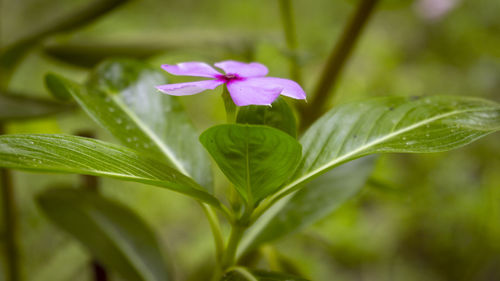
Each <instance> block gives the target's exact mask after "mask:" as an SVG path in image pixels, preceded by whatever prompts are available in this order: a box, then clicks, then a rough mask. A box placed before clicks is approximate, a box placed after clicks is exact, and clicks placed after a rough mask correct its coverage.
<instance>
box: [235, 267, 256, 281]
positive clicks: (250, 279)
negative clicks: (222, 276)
mask: <svg viewBox="0 0 500 281" xmlns="http://www.w3.org/2000/svg"><path fill="white" fill-rule="evenodd" d="M228 271H236V272H238V273H239V274H240V275H241V276H243V277H244V278H245V279H246V280H248V281H259V280H258V279H257V278H256V277H255V276H253V274H252V273H251V272H250V271H248V269H246V268H244V267H241V266H233V267H230V268H229V269H228Z"/></svg>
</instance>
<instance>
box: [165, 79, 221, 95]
mask: <svg viewBox="0 0 500 281" xmlns="http://www.w3.org/2000/svg"><path fill="white" fill-rule="evenodd" d="M222 84H224V82H222V81H217V80H203V81H196V82H186V83H177V84H167V85H160V86H156V89H158V90H160V91H161V92H163V93H165V94H169V95H173V96H187V95H194V94H198V93H200V92H203V91H205V90H213V89H215V88H217V86H219V85H222Z"/></svg>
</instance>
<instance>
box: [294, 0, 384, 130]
mask: <svg viewBox="0 0 500 281" xmlns="http://www.w3.org/2000/svg"><path fill="white" fill-rule="evenodd" d="M378 1H379V0H360V1H359V5H358V7H357V8H356V10H355V11H354V14H352V16H351V18H350V19H349V21H348V23H347V25H346V26H345V28H344V30H343V31H342V35H341V37H340V39H339V41H338V42H337V44H336V45H335V46H334V48H333V49H332V52H331V53H330V56H329V57H328V60H327V62H326V65H325V67H324V69H323V71H322V73H321V76H320V78H319V80H318V83H317V86H316V88H315V89H314V91H313V95H311V97H310V98H309V100H310V101H309V104H308V105H307V106H304V107H302V108H301V115H302V123H301V127H302V129H305V128H307V127H309V126H310V125H311V124H312V123H313V122H314V121H315V120H316V119H318V118H319V116H321V115H322V114H323V113H324V112H325V111H326V110H325V109H326V106H325V105H326V104H327V101H328V98H329V95H330V92H331V91H332V89H334V88H335V86H336V85H337V82H338V80H339V77H340V74H341V73H342V71H343V70H344V66H345V64H346V61H347V60H348V59H349V57H350V55H351V53H352V51H353V49H354V47H355V45H356V42H357V40H358V38H359V37H360V35H361V32H362V31H363V28H364V27H365V26H366V23H367V22H368V19H369V18H370V16H371V15H372V14H373V11H374V10H375V6H376V4H377V3H378Z"/></svg>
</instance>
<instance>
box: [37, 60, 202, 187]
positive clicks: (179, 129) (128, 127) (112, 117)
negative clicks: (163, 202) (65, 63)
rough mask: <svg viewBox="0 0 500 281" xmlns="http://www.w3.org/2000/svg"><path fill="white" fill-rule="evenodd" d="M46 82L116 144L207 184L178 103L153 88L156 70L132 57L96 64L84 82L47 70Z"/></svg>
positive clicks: (158, 77)
mask: <svg viewBox="0 0 500 281" xmlns="http://www.w3.org/2000/svg"><path fill="white" fill-rule="evenodd" d="M46 82H47V84H48V85H51V87H50V89H52V90H53V92H54V93H55V92H62V89H65V91H66V92H67V93H68V94H70V95H71V96H73V98H74V99H75V100H76V101H77V102H78V103H79V104H80V105H81V106H82V108H84V109H85V111H86V112H87V113H88V114H89V115H90V116H91V117H92V118H93V119H94V120H96V121H97V122H98V123H100V124H101V125H102V126H103V127H104V128H106V129H107V130H108V131H109V132H110V133H111V134H112V135H113V136H115V137H116V138H117V139H118V140H119V141H120V142H121V143H122V144H124V145H126V146H128V147H130V148H133V149H134V150H137V151H140V152H144V153H147V154H149V155H153V156H154V157H160V158H164V159H165V160H166V161H168V162H169V163H170V164H171V166H172V167H174V168H176V169H178V170H179V171H180V172H182V173H183V174H185V175H188V176H190V177H192V178H194V179H195V180H196V181H197V182H198V183H200V184H201V185H202V186H203V187H205V188H207V189H211V188H212V173H211V167H210V160H209V158H208V155H207V153H206V151H205V150H204V149H203V147H202V146H201V144H200V143H199V142H198V133H197V132H196V130H195V129H194V127H193V125H192V123H191V121H190V120H189V118H188V116H187V114H186V112H185V111H184V108H183V106H182V105H181V104H180V103H179V101H178V99H177V97H173V96H169V95H164V94H161V93H159V92H158V91H157V90H156V89H155V86H157V85H160V84H166V83H167V81H166V79H165V76H164V75H163V73H162V72H160V71H157V70H155V69H152V68H150V67H149V66H147V65H144V64H143V63H141V62H138V61H133V60H112V61H106V62H104V63H102V64H100V65H99V66H98V67H97V69H96V70H95V71H94V73H93V74H92V75H91V77H90V79H89V82H88V83H87V84H88V85H87V86H80V85H78V84H76V83H74V82H71V81H69V80H67V79H64V78H61V77H58V76H56V75H50V74H49V75H47V77H46ZM59 95H63V94H62V93H59Z"/></svg>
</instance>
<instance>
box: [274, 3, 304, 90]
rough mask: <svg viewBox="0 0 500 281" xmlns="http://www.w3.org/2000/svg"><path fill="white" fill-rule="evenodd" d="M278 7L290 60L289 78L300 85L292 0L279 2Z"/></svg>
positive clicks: (300, 76)
mask: <svg viewBox="0 0 500 281" xmlns="http://www.w3.org/2000/svg"><path fill="white" fill-rule="evenodd" d="M279 5H280V11H281V20H282V23H283V31H284V33H285V40H286V45H287V48H288V56H289V60H290V66H289V67H290V77H291V78H292V80H294V81H295V82H297V83H299V84H301V82H302V73H301V72H300V67H299V58H298V54H297V45H298V44H297V31H296V27H295V20H294V14H293V3H292V0H280V1H279Z"/></svg>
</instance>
